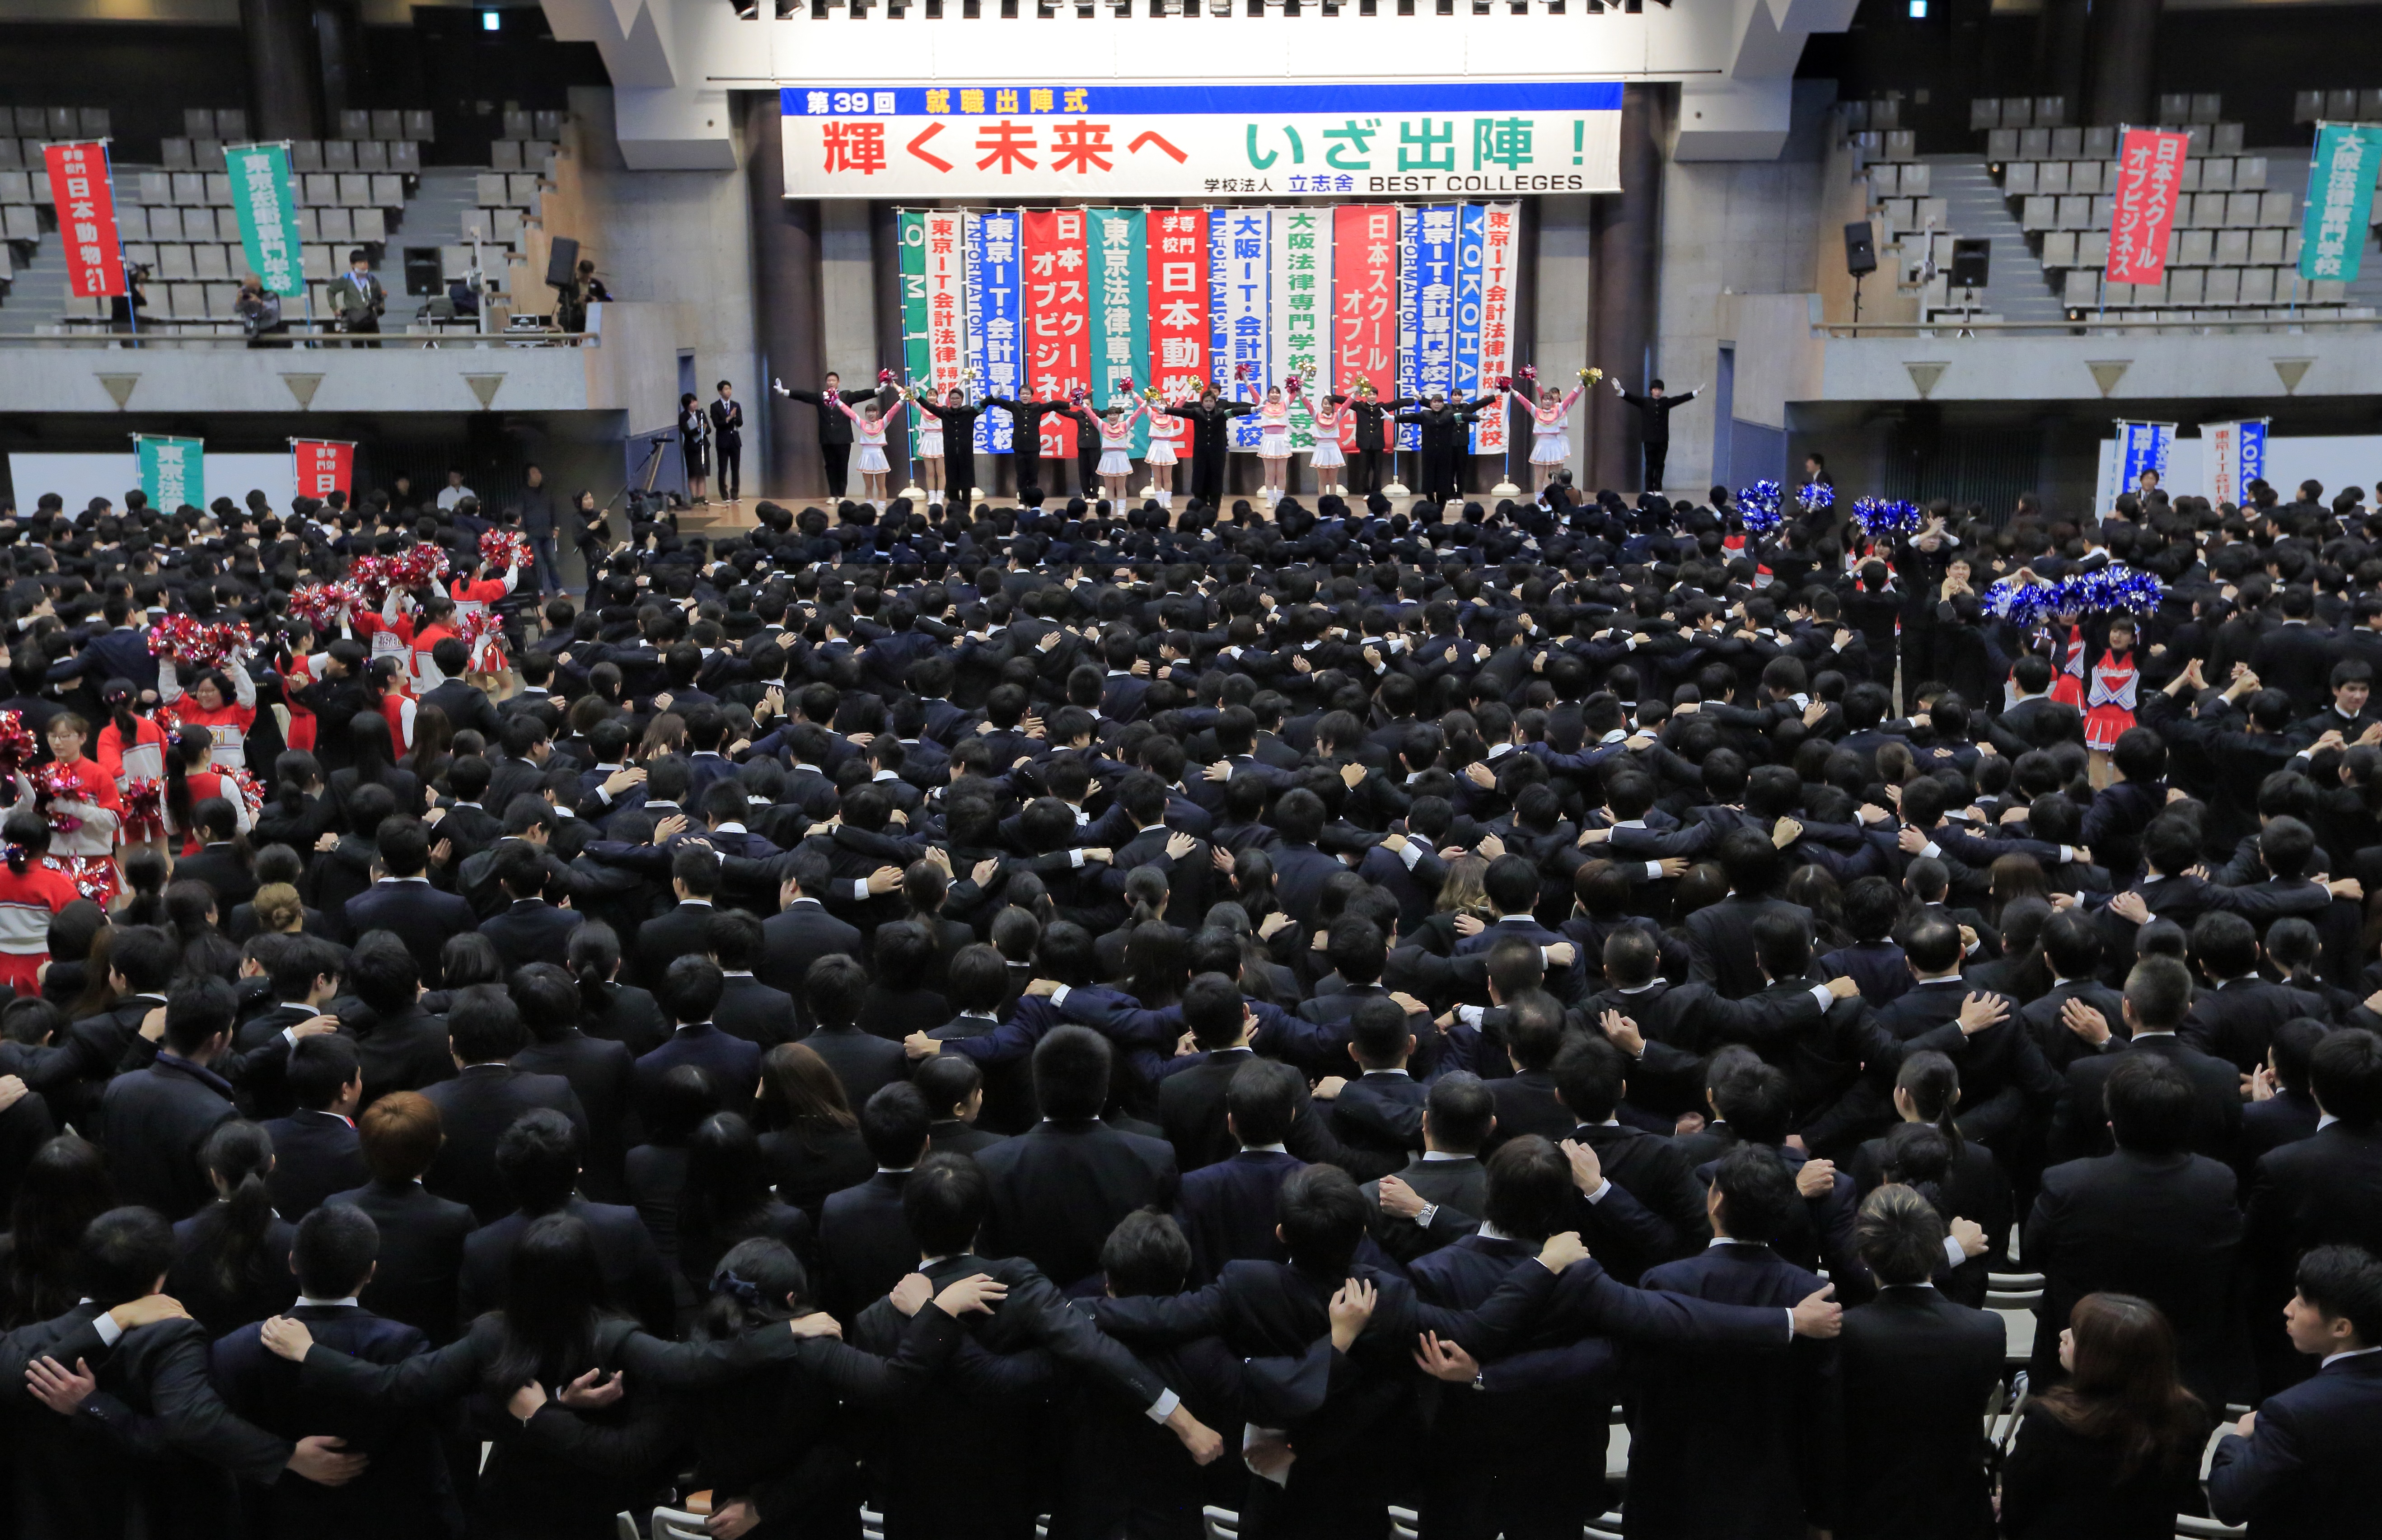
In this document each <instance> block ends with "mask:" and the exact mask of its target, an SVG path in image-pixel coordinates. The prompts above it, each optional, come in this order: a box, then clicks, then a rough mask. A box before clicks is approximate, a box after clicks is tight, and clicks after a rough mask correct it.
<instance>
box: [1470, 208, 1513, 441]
mask: <svg viewBox="0 0 2382 1540" xmlns="http://www.w3.org/2000/svg"><path fill="white" fill-rule="evenodd" d="M1521 225H1522V205H1521V204H1519V203H1491V204H1490V205H1489V217H1488V219H1487V221H1486V226H1487V228H1486V229H1485V231H1484V232H1483V235H1482V238H1481V242H1480V392H1481V394H1483V395H1487V394H1488V393H1489V391H1490V390H1491V389H1492V388H1494V386H1495V385H1496V382H1497V380H1498V378H1499V377H1500V376H1509V375H1511V374H1512V373H1513V372H1514V292H1515V287H1516V275H1517V273H1518V267H1517V263H1518V262H1519V260H1520V256H1521ZM1511 424H1512V411H1511V403H1501V404H1499V405H1497V406H1494V407H1492V408H1490V409H1489V410H1488V411H1486V412H1483V413H1481V414H1480V420H1479V423H1478V425H1476V426H1475V427H1474V429H1473V433H1472V452H1473V453H1475V454H1503V453H1504V452H1505V450H1506V448H1507V446H1508V443H1509V442H1510V440H1509V438H1508V437H1507V436H1508V435H1509V434H1510V432H1511V431H1512V428H1511Z"/></svg>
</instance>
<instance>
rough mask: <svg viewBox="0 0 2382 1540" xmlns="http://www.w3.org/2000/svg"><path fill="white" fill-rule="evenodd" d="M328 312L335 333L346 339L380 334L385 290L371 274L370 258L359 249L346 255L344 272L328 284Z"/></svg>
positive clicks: (386, 298)
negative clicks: (336, 329)
mask: <svg viewBox="0 0 2382 1540" xmlns="http://www.w3.org/2000/svg"><path fill="white" fill-rule="evenodd" d="M330 300H331V312H332V314H335V315H337V316H338V318H339V329H340V330H341V331H343V332H346V333H348V334H349V335H350V336H351V337H352V336H359V335H373V334H377V333H378V332H379V330H380V317H381V312H383V311H385V310H387V308H388V290H386V289H384V288H382V287H381V281H380V279H379V277H377V276H375V275H374V272H373V270H372V257H371V256H370V255H369V254H368V253H366V252H365V251H364V249H363V248H362V247H361V246H359V247H357V248H356V249H355V250H354V251H352V252H350V253H348V270H347V271H346V272H344V273H342V274H340V275H339V276H338V277H336V278H333V279H332V280H331V294H330Z"/></svg>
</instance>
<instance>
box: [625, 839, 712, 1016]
mask: <svg viewBox="0 0 2382 1540" xmlns="http://www.w3.org/2000/svg"><path fill="white" fill-rule="evenodd" d="M669 874H670V892H671V893H673V894H675V895H676V896H677V899H678V906H677V907H676V908H673V909H671V910H670V911H669V913H667V914H663V915H657V916H656V917H655V918H652V919H649V920H647V921H645V924H643V925H641V926H639V927H638V928H637V936H636V940H635V942H632V944H631V946H630V948H629V981H630V982H631V983H632V984H635V985H637V986H638V987H639V988H641V989H648V990H652V991H653V992H656V993H657V994H658V993H659V992H661V983H662V975H664V974H666V973H668V972H669V967H670V964H671V963H672V962H673V961H675V960H676V959H678V958H680V957H690V956H708V955H710V953H711V917H712V915H713V914H714V913H715V912H716V908H717V906H716V904H715V902H714V901H715V900H716V899H717V898H718V894H719V857H718V856H717V855H715V854H713V853H712V852H711V851H710V850H708V849H706V848H704V847H703V846H700V845H683V846H681V847H680V848H679V849H678V850H677V851H676V852H674V853H673V854H672V855H671V856H670V862H669Z"/></svg>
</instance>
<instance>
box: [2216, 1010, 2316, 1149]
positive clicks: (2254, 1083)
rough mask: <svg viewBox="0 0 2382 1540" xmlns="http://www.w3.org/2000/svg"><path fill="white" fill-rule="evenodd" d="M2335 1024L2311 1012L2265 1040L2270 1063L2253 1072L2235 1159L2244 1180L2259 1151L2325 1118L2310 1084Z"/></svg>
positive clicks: (2309, 1131)
mask: <svg viewBox="0 0 2382 1540" xmlns="http://www.w3.org/2000/svg"><path fill="white" fill-rule="evenodd" d="M2329 1031H2330V1029H2329V1028H2328V1027H2327V1026H2326V1025H2325V1024H2324V1023H2323V1022H2321V1021H2314V1020H2310V1019H2309V1018H2308V1017H2306V1016H2301V1017H2298V1018H2296V1019H2294V1020H2290V1021H2286V1022H2284V1023H2283V1024H2282V1025H2281V1026H2279V1027H2278V1028H2276V1029H2275V1035H2274V1038H2273V1040H2272V1041H2269V1042H2268V1043H2267V1044H2266V1067H2265V1068H2264V1069H2262V1070H2260V1071H2259V1072H2258V1073H2257V1074H2256V1075H2255V1076H2253V1077H2252V1078H2251V1086H2250V1098H2251V1099H2250V1100H2249V1101H2247V1102H2245V1103H2242V1104H2241V1143H2239V1144H2238V1145H2236V1146H2235V1147H2234V1154H2233V1164H2234V1165H2235V1167H2236V1168H2237V1169H2239V1170H2240V1171H2241V1176H2242V1179H2243V1181H2244V1183H2245V1184H2246V1182H2247V1181H2248V1179H2249V1176H2250V1173H2251V1172H2252V1171H2253V1170H2255V1169H2256V1167H2257V1164H2258V1157H2259V1156H2261V1155H2263V1154H2265V1153H2266V1152H2268V1151H2269V1150H2279V1149H2281V1148H2282V1147H2283V1146H2284V1145H2286V1144H2297V1143H2298V1142H2299V1141H2300V1140H2303V1139H2306V1138H2308V1137H2310V1136H2311V1135H2313V1134H2314V1132H2315V1128H2316V1124H2317V1123H2318V1122H2319V1121H2321V1120H2322V1119H2323V1117H2324V1109H2323V1108H2321V1107H2319V1106H2317V1105H2316V1104H2315V1094H2314V1092H2313V1091H2311V1090H2309V1089H2308V1071H2309V1068H2310V1066H2311V1065H2312V1064H2313V1062H2314V1056H2315V1045H2316V1044H2317V1043H2319V1042H2322V1041H2324V1039H2325V1036H2326V1034H2327V1032H2329Z"/></svg>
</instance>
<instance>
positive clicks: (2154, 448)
mask: <svg viewBox="0 0 2382 1540" xmlns="http://www.w3.org/2000/svg"><path fill="white" fill-rule="evenodd" d="M2174 447H2175V425H2174V424H2173V423H2123V422H2121V423H2119V424H2118V438H2117V472H2118V481H2117V486H2118V492H2119V493H2125V492H2130V491H2132V490H2133V489H2134V486H2135V483H2136V482H2137V481H2139V480H2140V479H2141V476H2142V474H2143V472H2144V471H2156V472H2157V473H2158V474H2159V479H2160V480H2161V481H2165V480H2166V479H2167V453H2168V451H2169V450H2172V449H2173V448H2174Z"/></svg>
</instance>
